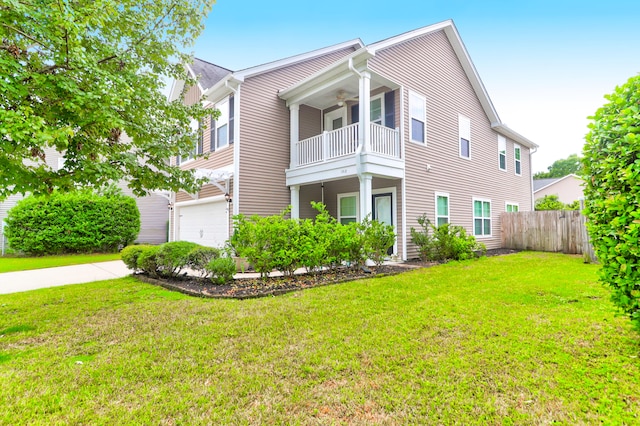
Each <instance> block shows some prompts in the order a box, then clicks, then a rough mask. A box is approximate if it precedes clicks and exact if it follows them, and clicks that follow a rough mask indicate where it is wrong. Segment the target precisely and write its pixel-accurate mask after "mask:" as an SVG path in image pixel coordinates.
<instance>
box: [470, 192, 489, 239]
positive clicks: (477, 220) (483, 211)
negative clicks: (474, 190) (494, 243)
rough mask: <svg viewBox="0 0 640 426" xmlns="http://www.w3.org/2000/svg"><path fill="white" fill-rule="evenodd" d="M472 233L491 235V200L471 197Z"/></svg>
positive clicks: (479, 235)
mask: <svg viewBox="0 0 640 426" xmlns="http://www.w3.org/2000/svg"><path fill="white" fill-rule="evenodd" d="M473 235H475V236H478V237H483V236H490V235H491V201H489V200H478V199H475V198H474V199H473Z"/></svg>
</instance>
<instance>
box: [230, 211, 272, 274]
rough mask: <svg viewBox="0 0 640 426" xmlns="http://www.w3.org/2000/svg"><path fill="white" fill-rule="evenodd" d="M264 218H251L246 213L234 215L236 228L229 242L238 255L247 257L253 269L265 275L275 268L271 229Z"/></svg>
mask: <svg viewBox="0 0 640 426" xmlns="http://www.w3.org/2000/svg"><path fill="white" fill-rule="evenodd" d="M262 219H264V218H261V217H260V216H257V215H255V216H252V217H251V218H250V219H247V218H246V217H245V216H244V215H237V216H234V218H233V222H234V228H235V230H234V233H233V235H232V236H231V239H230V240H229V244H230V245H231V247H232V249H233V251H234V252H235V253H236V255H238V256H240V257H245V258H246V259H247V261H248V262H249V263H250V264H251V265H253V269H255V271H256V272H259V273H260V276H261V277H265V276H268V275H269V273H270V272H271V271H272V270H273V255H272V253H271V247H270V243H271V241H270V240H271V238H270V235H269V230H268V227H267V226H265V222H264V220H262Z"/></svg>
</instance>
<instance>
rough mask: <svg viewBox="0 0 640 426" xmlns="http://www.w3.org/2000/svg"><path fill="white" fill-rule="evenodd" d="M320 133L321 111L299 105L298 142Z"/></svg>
mask: <svg viewBox="0 0 640 426" xmlns="http://www.w3.org/2000/svg"><path fill="white" fill-rule="evenodd" d="M320 133H322V111H320V110H319V109H317V108H313V107H310V106H308V105H300V127H299V136H298V138H299V140H303V139H308V138H310V137H312V136H316V135H319V134H320Z"/></svg>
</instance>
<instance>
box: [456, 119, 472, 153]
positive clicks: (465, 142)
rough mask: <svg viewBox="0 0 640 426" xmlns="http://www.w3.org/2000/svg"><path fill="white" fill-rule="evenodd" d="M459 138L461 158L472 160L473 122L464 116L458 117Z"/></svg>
mask: <svg viewBox="0 0 640 426" xmlns="http://www.w3.org/2000/svg"><path fill="white" fill-rule="evenodd" d="M458 138H459V140H460V157H462V158H471V120H470V119H469V118H468V117H465V116H464V115H458Z"/></svg>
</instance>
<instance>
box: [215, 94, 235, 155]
mask: <svg viewBox="0 0 640 426" xmlns="http://www.w3.org/2000/svg"><path fill="white" fill-rule="evenodd" d="M234 105H235V103H234V97H233V96H229V97H228V98H226V99H224V100H222V101H220V102H218V103H217V104H216V105H215V109H217V110H218V111H220V115H219V116H218V119H217V120H214V119H213V117H212V118H211V151H215V150H216V149H220V148H224V147H225V146H228V145H230V144H232V143H233V135H234V127H233V126H234Z"/></svg>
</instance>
